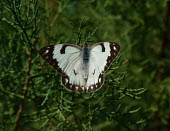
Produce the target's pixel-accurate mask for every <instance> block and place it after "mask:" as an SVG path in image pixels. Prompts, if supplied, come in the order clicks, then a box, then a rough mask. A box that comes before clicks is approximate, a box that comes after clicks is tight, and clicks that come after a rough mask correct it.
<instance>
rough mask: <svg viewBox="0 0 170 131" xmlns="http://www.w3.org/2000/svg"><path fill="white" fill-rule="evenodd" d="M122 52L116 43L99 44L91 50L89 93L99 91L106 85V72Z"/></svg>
mask: <svg viewBox="0 0 170 131" xmlns="http://www.w3.org/2000/svg"><path fill="white" fill-rule="evenodd" d="M119 51H120V46H119V45H118V44H117V43H114V42H101V43H97V44H95V45H94V46H92V48H91V54H90V62H89V76H88V80H87V92H94V91H96V90H98V89H99V88H100V87H101V86H102V85H103V83H104V72H105V71H106V70H107V69H108V68H109V67H110V65H111V64H112V62H113V60H114V59H115V58H116V56H117V55H118V53H119Z"/></svg>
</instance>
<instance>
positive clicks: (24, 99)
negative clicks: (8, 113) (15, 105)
mask: <svg viewBox="0 0 170 131" xmlns="http://www.w3.org/2000/svg"><path fill="white" fill-rule="evenodd" d="M31 61H32V51H30V54H29V56H28V68H27V71H26V80H25V86H24V91H23V99H22V100H21V104H20V106H19V110H18V114H17V117H16V123H15V127H14V131H18V130H19V126H20V120H21V119H22V112H23V108H24V104H25V101H26V99H27V93H28V87H29V82H30V71H31Z"/></svg>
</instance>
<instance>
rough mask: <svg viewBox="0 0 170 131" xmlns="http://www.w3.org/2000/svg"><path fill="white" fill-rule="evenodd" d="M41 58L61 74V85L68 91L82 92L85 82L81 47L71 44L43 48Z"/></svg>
mask: <svg viewBox="0 0 170 131" xmlns="http://www.w3.org/2000/svg"><path fill="white" fill-rule="evenodd" d="M39 53H40V55H41V57H42V58H43V59H44V60H45V61H47V62H48V63H49V64H50V65H51V66H52V67H53V68H54V69H56V70H57V71H58V72H59V73H61V74H62V83H63V85H64V86H65V87H67V88H68V89H70V90H73V91H78V92H83V91H84V85H85V80H84V78H83V75H82V69H81V68H82V66H81V64H82V63H81V62H82V57H81V47H79V46H75V45H72V44H57V45H49V46H45V47H43V48H42V49H41V50H40V52H39Z"/></svg>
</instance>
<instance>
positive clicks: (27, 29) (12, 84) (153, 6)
mask: <svg viewBox="0 0 170 131" xmlns="http://www.w3.org/2000/svg"><path fill="white" fill-rule="evenodd" d="M169 30H170V1H168V0H79V1H78V0H0V130H5V131H8V130H26V131H27V130H28V131H29V130H35V131H36V130H37V131H39V130H45V131H46V130H76V129H77V130H88V131H89V130H95V131H98V130H108V131H110V130H122V131H126V130H134V131H136V130H155V131H159V130H161V131H168V130H170V99H169V97H170V66H169V64H170V51H169V50H170V31H169ZM85 41H91V42H90V45H93V44H95V43H97V42H102V41H113V42H117V43H119V44H120V46H121V52H120V54H119V56H118V57H117V59H116V60H115V61H114V62H113V64H112V66H111V68H110V69H109V70H108V71H107V72H106V73H105V84H104V86H103V87H102V88H101V89H100V90H99V91H97V92H95V93H83V94H81V93H74V92H70V91H68V90H67V89H66V88H65V87H63V86H62V85H61V83H60V74H58V73H57V72H56V71H55V70H54V69H52V68H51V67H50V66H49V65H48V64H47V63H45V62H44V61H43V60H42V58H40V56H39V54H38V51H39V49H40V48H42V47H43V46H45V45H48V44H58V43H72V44H77V45H80V46H82V45H83V43H84V42H85Z"/></svg>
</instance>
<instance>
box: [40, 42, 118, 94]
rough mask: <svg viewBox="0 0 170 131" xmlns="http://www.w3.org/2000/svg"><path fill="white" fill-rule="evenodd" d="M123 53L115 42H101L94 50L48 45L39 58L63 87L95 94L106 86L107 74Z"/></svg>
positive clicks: (63, 45)
mask: <svg viewBox="0 0 170 131" xmlns="http://www.w3.org/2000/svg"><path fill="white" fill-rule="evenodd" d="M119 51H120V46H119V45H118V44H117V43H115V42H99V43H96V44H94V45H93V46H92V47H90V46H89V44H88V43H85V44H84V45H83V47H80V46H77V45H73V44H67V43H64V44H56V45H48V46H45V47H43V48H41V49H40V51H39V54H40V56H41V57H42V58H43V59H44V60H45V61H46V62H48V63H49V64H50V65H51V66H52V67H53V68H54V69H55V70H57V71H58V72H59V73H60V74H61V75H62V77H61V81H62V84H63V85H64V86H65V87H66V88H68V89H69V90H72V91H74V92H87V93H88V92H95V91H97V90H98V89H99V88H100V87H101V86H102V85H103V83H104V73H105V72H106V70H107V69H108V68H109V67H110V65H111V64H112V62H113V60H114V59H115V58H116V56H117V55H118V53H119Z"/></svg>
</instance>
